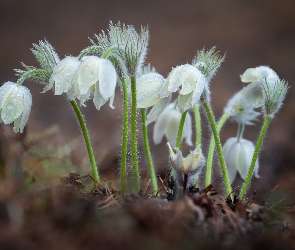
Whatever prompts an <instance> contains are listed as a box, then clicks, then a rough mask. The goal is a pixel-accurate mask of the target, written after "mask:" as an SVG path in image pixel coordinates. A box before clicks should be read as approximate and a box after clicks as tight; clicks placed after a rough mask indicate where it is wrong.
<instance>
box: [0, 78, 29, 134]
mask: <svg viewBox="0 0 295 250" xmlns="http://www.w3.org/2000/svg"><path fill="white" fill-rule="evenodd" d="M31 107H32V95H31V92H30V90H29V89H28V88H26V87H25V86H22V85H18V84H16V83H14V82H6V83H4V84H3V85H2V86H1V87H0V112H1V119H0V121H1V122H3V123H4V124H10V123H12V122H14V127H13V131H14V132H21V133H22V132H23V131H24V127H25V125H26V123H27V121H28V118H29V114H30V111H31Z"/></svg>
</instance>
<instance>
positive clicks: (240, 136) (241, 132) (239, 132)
mask: <svg viewBox="0 0 295 250" xmlns="http://www.w3.org/2000/svg"><path fill="white" fill-rule="evenodd" d="M244 130H245V124H242V123H240V124H239V128H238V133H237V138H238V142H239V141H240V139H241V138H243V134H244Z"/></svg>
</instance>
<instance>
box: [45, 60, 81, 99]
mask: <svg viewBox="0 0 295 250" xmlns="http://www.w3.org/2000/svg"><path fill="white" fill-rule="evenodd" d="M79 65H80V62H79V61H78V59H77V58H76V57H70V56H68V57H65V58H64V59H63V60H61V61H60V62H59V63H58V64H57V65H56V66H55V68H54V70H53V73H52V75H51V77H50V79H49V83H48V85H47V86H46V87H45V88H44V92H46V91H48V90H49V89H52V90H53V92H54V94H55V95H61V94H64V93H65V94H67V93H68V92H69V90H70V89H71V88H73V78H74V75H75V72H76V70H77V69H78V67H79Z"/></svg>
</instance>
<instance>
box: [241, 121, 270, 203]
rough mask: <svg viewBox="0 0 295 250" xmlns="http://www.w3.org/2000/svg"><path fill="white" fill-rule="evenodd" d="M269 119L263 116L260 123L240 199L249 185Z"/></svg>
mask: <svg viewBox="0 0 295 250" xmlns="http://www.w3.org/2000/svg"><path fill="white" fill-rule="evenodd" d="M270 121H271V118H270V117H265V118H264V122H263V125H262V128H261V131H260V134H259V137H258V140H257V143H256V146H255V150H254V154H253V157H252V161H251V164H250V167H249V170H248V174H247V177H246V179H245V182H244V184H243V186H242V188H241V191H240V194H239V198H240V199H242V198H243V197H244V195H245V193H246V191H247V189H248V186H249V184H250V182H251V179H252V176H253V172H254V168H255V163H256V161H257V158H258V155H259V152H260V149H261V145H262V142H263V139H264V137H265V134H266V131H267V129H268V126H269V123H270Z"/></svg>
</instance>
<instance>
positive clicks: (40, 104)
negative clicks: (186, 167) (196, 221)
mask: <svg viewBox="0 0 295 250" xmlns="http://www.w3.org/2000/svg"><path fill="white" fill-rule="evenodd" d="M294 8H295V2H294V1H293V0H281V1H277V0H267V1H257V0H240V1H236V0H229V1H222V0H218V1H217V0H216V1H208V0H207V1H199V0H194V1H192V0H183V1H171V0H170V1H168V0H159V1H136V0H127V1H126V0H125V1H95V0H84V1H74V0H65V1H61V0H60V1H57V0H43V1H40V0H27V1H23V0H7V1H5V0H1V1H0V48H1V49H0V72H1V73H0V83H1V84H3V83H4V82H5V81H8V80H10V81H16V80H17V78H16V76H15V75H14V71H13V69H15V68H19V67H20V63H19V61H24V62H25V63H26V64H28V65H35V66H37V64H36V61H35V59H34V57H33V55H32V54H31V52H30V48H31V47H32V43H38V41H39V40H42V39H44V38H46V39H47V40H48V41H49V42H50V43H51V44H52V45H53V46H54V47H55V49H56V51H57V53H58V54H59V55H60V57H61V58H63V57H64V56H65V55H69V54H71V55H77V54H78V53H79V52H80V51H81V50H82V49H83V48H85V47H86V46H88V45H89V40H88V37H90V38H93V37H94V34H95V33H99V32H100V30H102V29H103V30H106V29H107V28H108V24H109V21H110V20H112V21H113V22H115V23H116V22H117V21H121V22H123V23H126V24H132V25H134V26H135V27H136V28H137V29H139V28H140V25H144V26H145V25H148V26H149V30H150V43H149V51H148V56H147V60H146V61H147V62H149V63H151V65H153V66H154V67H155V68H156V70H157V71H158V72H159V73H161V74H163V76H164V77H166V76H167V74H168V73H169V71H170V70H171V68H172V67H175V66H176V65H180V64H184V63H187V62H190V61H191V60H192V58H193V57H194V56H195V53H196V51H197V50H200V49H202V48H203V47H205V48H208V49H209V48H211V47H212V46H216V47H217V50H219V51H220V52H221V53H222V54H223V53H226V60H225V62H224V63H223V64H222V66H221V68H220V70H219V72H218V74H217V75H216V76H215V78H214V79H213V81H212V84H211V92H212V105H213V108H214V111H215V114H216V116H217V117H219V116H220V115H221V113H222V109H223V107H224V105H225V104H226V101H227V100H228V98H230V97H231V96H232V95H233V94H234V92H236V91H238V90H239V89H240V88H241V87H242V86H243V85H242V83H241V82H240V80H239V75H240V74H242V73H243V72H244V71H245V70H246V69H247V68H250V67H256V66H259V65H268V66H270V67H271V68H273V69H274V70H275V71H276V72H277V73H278V75H279V76H280V77H281V78H282V79H285V80H286V81H288V82H289V85H290V86H291V88H290V90H289V92H288V95H287V98H286V100H285V104H284V106H283V108H282V109H281V110H280V112H279V113H278V114H277V116H276V117H275V119H274V121H273V122H272V123H271V125H270V128H269V130H268V133H267V138H266V140H265V142H264V145H263V152H262V153H261V158H260V163H261V168H260V171H259V172H260V175H261V178H260V179H259V180H255V181H254V185H253V187H252V189H253V190H254V188H255V187H256V186H257V189H259V190H260V194H262V195H264V194H265V192H267V191H269V190H270V189H271V188H272V187H273V186H274V185H275V184H277V183H281V186H282V187H284V185H287V184H285V183H289V184H290V185H292V183H293V177H294V174H293V173H294V169H295V166H294V154H295V149H294V146H295V145H294V144H295V143H294V142H293V140H294V138H295V136H294V134H295V128H294V125H295V124H294V122H295V112H294V105H295V102H294V97H295V88H294V87H293V85H294V80H295V72H294V57H295V15H294ZM25 85H26V86H27V87H29V88H30V90H31V92H32V94H33V107H32V112H31V115H30V118H29V122H28V125H27V128H28V133H37V132H42V131H43V130H44V129H46V128H47V127H49V126H50V125H52V124H55V123H58V124H59V126H60V129H61V135H60V136H62V137H63V138H65V141H67V140H71V139H72V138H75V137H77V136H79V128H78V126H77V122H76V120H75V117H74V115H73V113H72V112H71V107H70V105H69V104H68V103H67V101H66V100H65V99H64V98H63V97H61V96H54V95H53V94H52V92H50V91H48V92H47V93H45V94H40V92H41V91H42V86H40V85H38V84H36V83H33V82H26V83H25ZM121 100H122V96H121V94H120V91H119V89H118V94H117V96H116V101H115V106H116V109H115V110H111V109H110V108H109V107H108V106H107V105H105V106H104V107H103V108H102V110H101V111H97V110H95V108H94V106H93V104H92V102H91V101H89V102H88V105H87V108H83V109H82V111H83V112H84V114H85V117H86V119H87V121H88V126H89V130H90V134H91V136H92V138H93V145H94V150H95V154H96V156H97V158H98V161H99V164H100V168H101V171H102V172H105V173H107V170H110V171H109V172H110V173H111V172H112V173H117V172H118V170H117V165H116V164H117V160H118V157H119V152H120V140H121V118H122V106H121ZM204 118H205V117H204ZM204 120H205V119H204ZM260 125H261V121H260V122H257V123H256V125H255V126H251V127H247V128H246V132H245V138H247V139H251V140H253V141H255V140H256V138H257V136H258V132H259V129H260ZM207 128H208V125H207V123H206V122H204V126H203V130H204V133H205V134H204V138H203V141H202V143H203V148H204V151H206V150H207V142H208V141H207V138H208V136H207V134H206V132H207V130H206V129H207ZM149 132H150V133H152V125H150V126H149ZM235 134H236V125H235V124H230V123H228V124H227V126H225V128H224V130H223V132H222V141H223V142H224V141H225V140H226V138H228V137H229V136H235ZM46 143H49V142H46ZM46 143H45V144H46ZM165 143H166V142H163V143H162V144H161V145H160V146H154V145H153V144H151V145H152V152H153V155H154V157H155V160H156V164H157V168H158V171H159V172H161V171H160V170H163V169H165V168H166V167H167V166H168V161H167V159H168V151H167V149H166V146H165ZM80 145H81V146H79V147H78V148H77V149H76V150H75V161H76V164H77V165H79V164H80V162H81V161H82V159H83V157H84V156H85V153H86V151H85V149H84V146H83V141H82V139H81V143H80ZM139 148H140V149H142V145H141V144H140V147H139ZM187 150H189V148H187V147H186V146H184V151H187ZM141 160H142V166H143V167H144V165H145V160H144V157H142V158H141ZM103 170H105V171H103ZM288 180H290V182H289V181H288ZM239 183H240V182H239V180H237V185H238V184H239ZM289 184H288V185H289Z"/></svg>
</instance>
